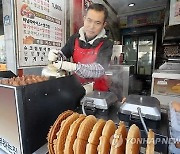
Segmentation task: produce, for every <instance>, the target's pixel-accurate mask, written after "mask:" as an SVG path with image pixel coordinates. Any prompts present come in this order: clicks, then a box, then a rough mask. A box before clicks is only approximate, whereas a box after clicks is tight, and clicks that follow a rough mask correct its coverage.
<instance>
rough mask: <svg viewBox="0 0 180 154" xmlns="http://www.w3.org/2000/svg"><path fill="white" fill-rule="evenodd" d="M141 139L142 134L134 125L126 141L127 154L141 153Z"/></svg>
mask: <svg viewBox="0 0 180 154" xmlns="http://www.w3.org/2000/svg"><path fill="white" fill-rule="evenodd" d="M140 139H141V133H140V130H139V128H138V127H137V126H136V125H135V124H133V125H132V126H131V127H130V129H129V131H128V135H127V140H126V153H127V154H137V153H139V152H140Z"/></svg>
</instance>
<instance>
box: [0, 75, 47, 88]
mask: <svg viewBox="0 0 180 154" xmlns="http://www.w3.org/2000/svg"><path fill="white" fill-rule="evenodd" d="M46 80H48V78H47V77H45V76H40V75H23V76H22V77H13V78H9V79H2V80H0V84H4V85H10V86H24V85H28V84H32V83H37V82H42V81H46Z"/></svg>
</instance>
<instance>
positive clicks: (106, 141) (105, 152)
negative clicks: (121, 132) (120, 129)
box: [97, 120, 116, 154]
mask: <svg viewBox="0 0 180 154" xmlns="http://www.w3.org/2000/svg"><path fill="white" fill-rule="evenodd" d="M115 130H116V125H115V123H114V122H113V121H112V120H108V121H107V122H106V124H105V126H104V128H103V131H102V136H101V137H100V142H99V145H98V148H97V150H98V154H109V153H110V147H111V145H110V139H111V137H112V135H113V134H114V132H115Z"/></svg>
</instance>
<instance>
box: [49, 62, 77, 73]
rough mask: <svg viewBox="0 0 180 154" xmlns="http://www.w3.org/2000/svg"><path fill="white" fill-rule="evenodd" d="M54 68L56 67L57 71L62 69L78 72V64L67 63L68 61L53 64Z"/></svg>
mask: <svg viewBox="0 0 180 154" xmlns="http://www.w3.org/2000/svg"><path fill="white" fill-rule="evenodd" d="M53 65H54V67H56V68H57V69H61V70H65V71H68V72H72V71H75V70H76V67H77V66H76V63H71V62H67V61H58V62H55V63H53Z"/></svg>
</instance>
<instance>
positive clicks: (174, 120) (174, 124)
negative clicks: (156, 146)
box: [169, 102, 180, 140]
mask: <svg viewBox="0 0 180 154" xmlns="http://www.w3.org/2000/svg"><path fill="white" fill-rule="evenodd" d="M169 109H170V121H171V135H172V136H171V137H173V138H176V139H178V140H180V112H176V111H175V110H174V108H173V107H172V102H171V103H170V104H169Z"/></svg>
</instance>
